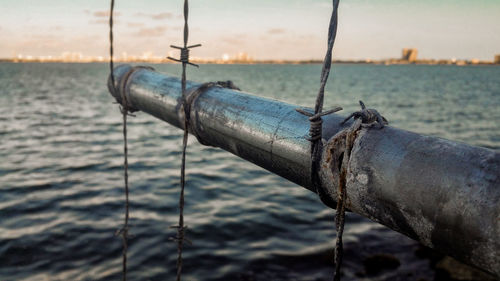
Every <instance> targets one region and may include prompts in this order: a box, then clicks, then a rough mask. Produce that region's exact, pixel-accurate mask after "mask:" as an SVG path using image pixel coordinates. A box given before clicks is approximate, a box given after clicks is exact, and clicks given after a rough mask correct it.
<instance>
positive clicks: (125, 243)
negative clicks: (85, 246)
mask: <svg viewBox="0 0 500 281" xmlns="http://www.w3.org/2000/svg"><path fill="white" fill-rule="evenodd" d="M114 8H115V1H114V0H111V7H110V11H109V71H110V77H111V85H112V87H111V89H112V91H113V93H116V84H115V75H114V74H113V69H114V63H113V12H114ZM127 104H128V103H127V100H126V97H125V95H124V94H123V93H122V105H121V106H120V111H121V113H122V116H123V155H124V160H123V167H124V169H123V175H124V183H125V219H124V225H123V227H122V228H121V229H119V230H118V231H117V232H116V233H115V235H116V236H121V238H122V243H123V251H122V280H123V281H126V280H127V250H128V238H129V236H128V230H129V225H128V221H129V196H128V194H129V187H128V145H127V116H128V115H130V113H129V112H130V111H129V109H128V105H127ZM132 116H133V115H132Z"/></svg>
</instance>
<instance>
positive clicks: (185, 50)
mask: <svg viewBox="0 0 500 281" xmlns="http://www.w3.org/2000/svg"><path fill="white" fill-rule="evenodd" d="M188 18H189V3H188V0H184V36H183V43H184V44H183V46H182V47H178V46H173V45H172V46H171V47H172V48H175V49H180V51H181V54H180V59H175V58H172V57H168V59H170V60H173V61H176V62H180V63H182V76H181V88H182V106H183V109H184V135H183V138H182V160H181V182H180V183H181V192H180V195H179V224H178V225H177V226H175V228H177V236H176V237H175V239H174V240H175V241H177V277H176V280H177V281H180V280H181V276H182V250H183V246H184V242H185V241H189V240H187V239H186V237H185V231H186V229H187V227H185V226H184V189H185V185H186V148H187V142H188V136H189V135H188V128H189V104H188V101H187V93H186V66H187V65H192V66H196V67H198V65H196V64H194V63H191V62H190V61H189V49H191V48H195V47H200V46H201V44H196V45H191V46H188V39H189V25H188Z"/></svg>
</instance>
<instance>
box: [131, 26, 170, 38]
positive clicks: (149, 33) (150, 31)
mask: <svg viewBox="0 0 500 281" xmlns="http://www.w3.org/2000/svg"><path fill="white" fill-rule="evenodd" d="M165 31H167V28H166V27H165V26H156V27H144V28H141V29H139V30H138V31H137V32H135V33H134V34H133V35H134V36H141V37H157V36H162V35H164V34H165Z"/></svg>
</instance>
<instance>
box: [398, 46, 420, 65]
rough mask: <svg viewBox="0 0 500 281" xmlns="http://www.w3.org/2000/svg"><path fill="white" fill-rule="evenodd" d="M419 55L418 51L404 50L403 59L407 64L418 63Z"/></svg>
mask: <svg viewBox="0 0 500 281" xmlns="http://www.w3.org/2000/svg"><path fill="white" fill-rule="evenodd" d="M417 54H418V50H417V49H410V48H404V49H403V56H402V58H401V59H402V60H404V61H407V62H415V61H417Z"/></svg>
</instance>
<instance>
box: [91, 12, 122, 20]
mask: <svg viewBox="0 0 500 281" xmlns="http://www.w3.org/2000/svg"><path fill="white" fill-rule="evenodd" d="M119 15H120V12H114V13H113V16H115V17H117V16H119ZM92 16H94V17H96V18H109V11H95V12H94V13H92Z"/></svg>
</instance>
